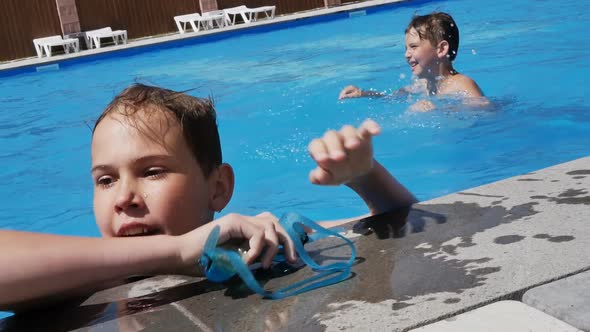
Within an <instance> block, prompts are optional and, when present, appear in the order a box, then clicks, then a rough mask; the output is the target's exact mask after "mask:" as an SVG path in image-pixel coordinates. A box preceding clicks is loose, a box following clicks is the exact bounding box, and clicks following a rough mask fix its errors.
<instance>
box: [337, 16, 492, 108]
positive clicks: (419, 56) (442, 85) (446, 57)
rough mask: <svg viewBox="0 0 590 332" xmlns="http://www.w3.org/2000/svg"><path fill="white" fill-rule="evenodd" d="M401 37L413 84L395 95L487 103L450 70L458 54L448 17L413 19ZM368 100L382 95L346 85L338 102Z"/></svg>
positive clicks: (455, 34) (428, 105) (474, 86)
mask: <svg viewBox="0 0 590 332" xmlns="http://www.w3.org/2000/svg"><path fill="white" fill-rule="evenodd" d="M405 35H406V42H405V43H406V52H405V54H404V56H405V58H406V61H407V62H408V64H409V65H410V68H411V70H412V75H413V76H414V77H415V78H416V81H415V83H414V84H413V85H411V86H409V87H405V88H402V89H400V90H398V91H397V93H398V94H400V93H415V92H422V93H424V94H426V95H429V96H441V95H456V96H460V97H464V98H466V101H468V103H470V104H471V103H476V104H479V103H481V104H486V103H487V100H486V99H485V98H484V97H483V92H482V91H481V89H480V88H479V86H478V85H477V83H475V81H474V80H473V79H471V78H469V77H468V76H466V75H463V74H461V73H459V72H458V71H457V70H455V68H454V67H453V61H454V60H455V58H456V56H457V54H458V50H459V28H458V27H457V24H456V23H455V21H454V20H453V18H452V17H451V16H450V15H449V14H447V13H442V12H435V13H431V14H428V15H423V16H415V17H414V18H412V20H411V21H410V23H409V24H408V26H407V28H406V30H405ZM372 96H383V94H381V93H379V92H376V91H371V90H366V91H363V90H361V89H359V88H358V87H356V86H353V85H349V86H347V87H345V88H344V89H343V90H342V91H341V92H340V95H339V99H345V98H356V97H372ZM414 107H416V108H424V107H426V108H432V107H434V105H433V104H432V103H431V102H429V101H421V102H419V103H418V104H417V105H415V106H414ZM423 110H428V109H423Z"/></svg>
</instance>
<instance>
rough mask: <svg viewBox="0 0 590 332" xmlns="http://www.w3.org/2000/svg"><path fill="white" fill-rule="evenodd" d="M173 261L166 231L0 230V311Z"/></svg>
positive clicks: (155, 269)
mask: <svg viewBox="0 0 590 332" xmlns="http://www.w3.org/2000/svg"><path fill="white" fill-rule="evenodd" d="M177 261H178V255H177V254H176V251H175V250H174V243H173V241H172V238H171V237H170V236H164V235H158V236H154V237H129V238H110V239H103V238H88V237H73V236H59V235H51V234H41V233H28V232H16V231H0V266H2V273H0V310H16V311H18V310H24V309H28V308H31V307H33V306H38V305H39V302H54V301H59V300H63V299H65V298H69V297H72V296H75V295H82V294H84V293H86V294H90V293H92V292H93V291H95V290H97V289H99V288H102V287H104V286H102V287H101V284H104V283H107V282H109V281H114V280H117V279H118V280H122V279H124V278H125V277H128V276H131V275H134V274H148V273H159V272H161V271H164V270H167V269H168V268H167V267H171V265H173V264H174V262H177ZM44 304H46V303H44Z"/></svg>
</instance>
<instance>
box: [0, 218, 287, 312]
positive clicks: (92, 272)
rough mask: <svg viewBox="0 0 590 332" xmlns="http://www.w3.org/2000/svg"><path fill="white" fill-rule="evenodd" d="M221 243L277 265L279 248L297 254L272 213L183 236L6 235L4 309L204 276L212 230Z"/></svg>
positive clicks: (1, 279) (0, 285)
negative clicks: (243, 246)
mask: <svg viewBox="0 0 590 332" xmlns="http://www.w3.org/2000/svg"><path fill="white" fill-rule="evenodd" d="M217 225H218V226H219V227H220V237H219V240H218V244H222V243H225V242H227V241H229V240H231V239H242V240H244V241H247V242H248V245H249V248H250V249H249V250H248V251H247V254H246V256H245V259H246V263H247V264H250V263H252V262H253V261H254V260H255V259H256V258H257V257H258V256H259V255H261V253H263V249H264V248H266V250H265V251H264V254H263V256H262V257H261V262H262V265H263V266H270V264H271V262H272V259H273V256H274V255H275V254H276V253H277V251H278V245H279V244H283V245H284V247H285V251H286V254H287V258H288V259H289V260H290V261H295V260H296V254H295V249H294V245H293V243H292V241H291V240H290V239H289V237H288V235H287V234H286V232H284V230H282V229H281V228H280V227H277V225H278V220H277V218H276V217H274V216H272V215H271V214H269V213H262V214H260V215H257V216H253V217H249V216H242V215H237V214H228V215H226V216H224V217H222V218H219V219H217V220H215V221H213V222H210V223H207V224H205V225H203V226H201V227H199V228H197V229H195V230H193V231H191V232H189V233H186V234H183V235H180V236H171V235H153V236H136V237H117V238H90V237H75V236H61V235H52V234H43V233H29V232H17V231H2V230H0V266H1V267H2V273H0V311H24V310H28V309H32V308H34V307H40V306H43V305H47V304H49V303H52V302H57V301H61V300H64V299H67V298H71V297H73V296H80V295H89V294H91V293H93V292H94V291H97V290H100V289H104V288H105V287H108V283H110V282H114V281H122V280H123V279H125V278H127V277H129V276H133V275H157V274H184V275H193V276H197V275H199V273H200V272H199V268H198V260H199V258H200V257H201V254H202V252H203V247H204V245H205V242H206V240H207V238H208V237H209V234H210V233H211V230H212V229H213V227H215V226H217Z"/></svg>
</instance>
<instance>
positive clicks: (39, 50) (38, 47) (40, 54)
mask: <svg viewBox="0 0 590 332" xmlns="http://www.w3.org/2000/svg"><path fill="white" fill-rule="evenodd" d="M35 51H36V52H37V57H39V58H41V57H43V47H42V46H41V45H39V44H35Z"/></svg>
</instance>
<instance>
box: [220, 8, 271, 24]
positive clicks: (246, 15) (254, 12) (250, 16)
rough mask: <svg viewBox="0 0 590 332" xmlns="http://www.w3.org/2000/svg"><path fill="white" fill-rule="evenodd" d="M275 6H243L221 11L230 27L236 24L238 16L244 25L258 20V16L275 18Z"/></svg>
mask: <svg viewBox="0 0 590 332" xmlns="http://www.w3.org/2000/svg"><path fill="white" fill-rule="evenodd" d="M275 10H276V6H262V7H256V8H248V7H246V6H244V5H242V6H237V7H231V8H226V9H223V11H224V12H225V13H226V15H227V16H228V18H229V23H230V24H231V25H234V24H236V18H237V17H238V15H239V16H240V17H241V18H242V20H243V21H244V23H250V22H256V21H257V20H258V14H259V13H264V14H265V15H266V17H267V18H269V19H270V18H274V17H275Z"/></svg>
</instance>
